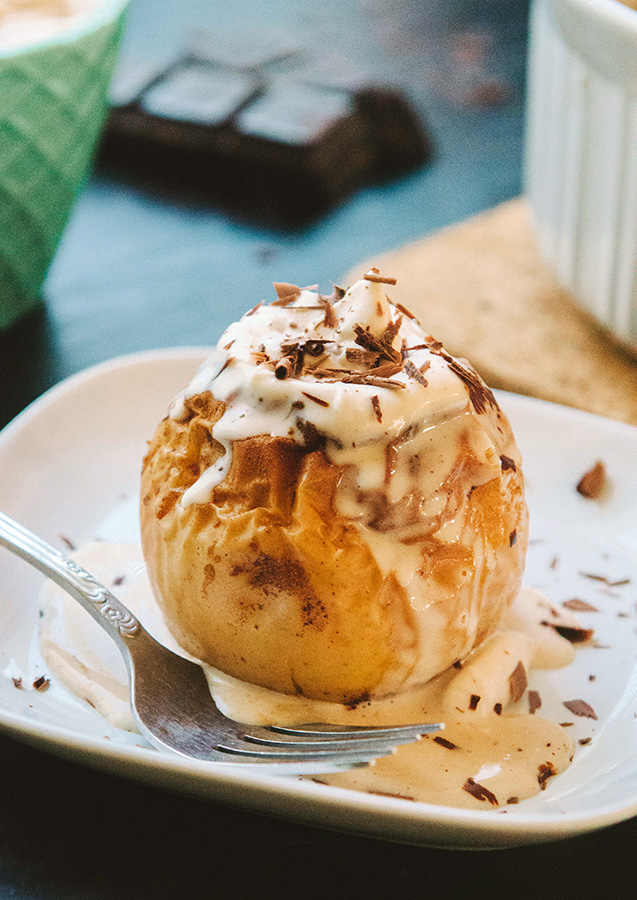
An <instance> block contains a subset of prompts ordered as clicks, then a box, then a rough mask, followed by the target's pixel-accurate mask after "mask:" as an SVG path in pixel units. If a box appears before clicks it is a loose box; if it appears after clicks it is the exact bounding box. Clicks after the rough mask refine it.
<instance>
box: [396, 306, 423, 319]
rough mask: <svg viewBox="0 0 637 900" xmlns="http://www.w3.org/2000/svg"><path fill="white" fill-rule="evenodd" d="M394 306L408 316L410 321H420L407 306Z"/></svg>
mask: <svg viewBox="0 0 637 900" xmlns="http://www.w3.org/2000/svg"><path fill="white" fill-rule="evenodd" d="M394 306H395V307H396V309H397V310H399V311H400V312H401V313H402V314H403V315H404V316H407V318H408V319H413V320H414V321H416V322H417V321H418V319H417V318H416V316H415V315H414V314H413V312H412V311H411V310H410V309H407V307H406V306H403V305H402V303H394Z"/></svg>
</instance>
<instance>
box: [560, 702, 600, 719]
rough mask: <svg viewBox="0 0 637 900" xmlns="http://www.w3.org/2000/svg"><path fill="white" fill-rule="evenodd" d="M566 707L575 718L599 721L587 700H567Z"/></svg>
mask: <svg viewBox="0 0 637 900" xmlns="http://www.w3.org/2000/svg"><path fill="white" fill-rule="evenodd" d="M564 706H565V707H566V708H567V709H568V710H570V712H572V713H573V715H574V716H584V717H585V718H586V719H597V713H596V712H595V710H594V709H593V707H592V706H591V705H590V704H589V703H587V702H586V700H565V701H564Z"/></svg>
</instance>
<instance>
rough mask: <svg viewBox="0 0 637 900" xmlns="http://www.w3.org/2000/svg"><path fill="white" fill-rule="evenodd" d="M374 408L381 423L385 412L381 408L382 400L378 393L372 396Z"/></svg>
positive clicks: (377, 419)
mask: <svg viewBox="0 0 637 900" xmlns="http://www.w3.org/2000/svg"><path fill="white" fill-rule="evenodd" d="M372 409H373V410H374V415H375V416H376V421H377V422H378V424H379V425H380V424H381V422H382V421H383V412H382V410H381V408H380V400H379V399H378V394H374V396H373V397H372Z"/></svg>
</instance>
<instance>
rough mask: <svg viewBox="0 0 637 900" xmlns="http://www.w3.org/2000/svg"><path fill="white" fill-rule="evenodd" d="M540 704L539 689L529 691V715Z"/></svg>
mask: <svg viewBox="0 0 637 900" xmlns="http://www.w3.org/2000/svg"><path fill="white" fill-rule="evenodd" d="M541 706H542V698H541V697H540V692H539V691H529V712H530V714H531V715H533V714H534V713H535V711H536V710H538V709H540V708H541Z"/></svg>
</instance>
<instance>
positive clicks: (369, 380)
mask: <svg viewBox="0 0 637 900" xmlns="http://www.w3.org/2000/svg"><path fill="white" fill-rule="evenodd" d="M372 371H375V370H372ZM312 375H314V377H315V378H321V379H323V380H325V381H326V382H327V383H328V384H335V383H336V382H339V381H342V382H344V383H345V384H368V385H371V387H384V388H401V389H404V388H405V386H406V385H405V384H404V383H403V382H402V381H392V380H391V379H389V378H378V377H377V376H375V375H372V374H371V373H367V372H350V371H346V370H343V369H313V371H312Z"/></svg>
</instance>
